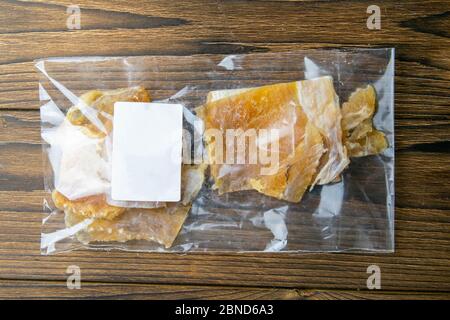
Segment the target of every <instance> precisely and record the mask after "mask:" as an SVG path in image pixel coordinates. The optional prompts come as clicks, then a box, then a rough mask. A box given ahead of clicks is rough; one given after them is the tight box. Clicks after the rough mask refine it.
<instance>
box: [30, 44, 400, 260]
mask: <svg viewBox="0 0 450 320" xmlns="http://www.w3.org/2000/svg"><path fill="white" fill-rule="evenodd" d="M36 68H37V71H38V73H39V97H40V101H41V109H40V111H41V134H42V139H43V153H44V180H45V184H44V185H45V189H46V194H47V196H46V198H45V199H44V210H45V212H46V215H45V218H44V220H43V230H42V238H41V251H42V253H43V254H50V253H54V252H61V251H67V250H72V249H75V248H81V247H87V248H92V249H121V250H130V251H171V252H185V251H229V252H247V251H269V252H273V251H286V252H311V251H312V252H314V251H315V252H329V251H362V250H368V251H377V252H378V251H381V252H392V251H393V250H394V111H393V101H394V50H393V49H352V50H305V51H295V52H280V53H255V54H243V55H227V56H223V55H195V56H141V57H112V58H111V57H79V58H51V59H43V60H38V61H36Z"/></svg>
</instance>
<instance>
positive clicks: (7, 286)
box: [0, 280, 442, 300]
mask: <svg viewBox="0 0 450 320" xmlns="http://www.w3.org/2000/svg"><path fill="white" fill-rule="evenodd" d="M425 296H427V295H425ZM428 296H429V297H432V298H435V297H439V296H442V294H441V295H437V294H436V295H432V294H430V295H428ZM14 298H21V299H58V300H60V299H108V300H115V299H118V300H122V299H137V300H175V299H191V300H192V299H202V300H203V299H208V300H240V299H246V300H247V299H248V300H261V299H270V300H294V299H304V297H302V296H300V295H299V294H298V292H297V290H295V289H282V288H251V287H223V286H222V287H221V286H185V285H148V284H130V283H98V282H84V281H81V287H80V289H68V288H67V283H66V282H65V281H18V280H0V299H2V300H5V299H14Z"/></svg>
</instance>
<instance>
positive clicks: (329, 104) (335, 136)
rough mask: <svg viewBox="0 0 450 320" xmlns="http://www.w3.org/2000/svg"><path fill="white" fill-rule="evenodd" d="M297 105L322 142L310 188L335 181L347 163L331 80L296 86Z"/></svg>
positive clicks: (308, 82)
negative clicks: (320, 153)
mask: <svg viewBox="0 0 450 320" xmlns="http://www.w3.org/2000/svg"><path fill="white" fill-rule="evenodd" d="M297 88H298V99H299V102H300V106H301V108H302V109H303V111H304V112H305V113H306V115H307V116H308V119H309V121H311V122H312V123H313V124H314V126H315V127H316V128H317V129H319V131H320V134H321V135H322V137H323V139H324V143H325V148H326V152H325V153H324V154H323V156H322V159H321V161H320V164H319V171H318V173H317V174H316V176H315V178H314V181H313V183H312V185H313V186H314V185H315V184H326V183H330V182H333V181H335V180H336V179H337V178H338V177H339V175H340V174H341V172H342V171H343V170H344V169H345V168H346V167H347V166H348V164H349V163H350V160H349V158H348V156H347V150H346V149H345V147H344V145H343V142H342V128H341V118H342V116H341V110H340V107H339V102H338V97H337V95H336V92H335V90H334V86H333V79H332V78H331V77H328V76H327V77H321V78H315V79H311V80H305V81H299V82H298V83H297Z"/></svg>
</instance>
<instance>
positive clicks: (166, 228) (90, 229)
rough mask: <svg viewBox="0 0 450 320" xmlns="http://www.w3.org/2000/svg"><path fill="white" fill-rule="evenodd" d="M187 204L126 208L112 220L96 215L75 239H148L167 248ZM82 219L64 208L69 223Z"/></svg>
mask: <svg viewBox="0 0 450 320" xmlns="http://www.w3.org/2000/svg"><path fill="white" fill-rule="evenodd" d="M190 207H191V206H190V205H188V206H182V205H172V204H171V205H168V206H167V207H166V208H155V209H127V210H126V211H125V213H123V214H122V215H120V216H119V217H117V218H116V219H114V220H106V219H95V220H94V221H93V222H92V223H91V224H90V225H88V226H87V227H86V228H85V229H84V230H81V231H79V232H78V233H77V239H78V240H79V241H80V242H82V243H85V244H88V243H92V242H110V241H117V242H126V241H130V240H148V241H154V242H157V243H160V244H162V245H164V247H166V248H169V247H171V246H172V243H173V241H174V240H175V238H176V237H177V235H178V233H179V232H180V229H181V227H182V226H183V223H184V221H185V219H186V216H187V214H188V212H189V210H190ZM84 219H85V217H83V216H80V215H77V214H75V213H73V212H71V211H67V212H66V225H67V226H68V227H72V226H74V225H76V224H78V223H81V222H82V221H83V220H84Z"/></svg>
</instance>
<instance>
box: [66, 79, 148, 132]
mask: <svg viewBox="0 0 450 320" xmlns="http://www.w3.org/2000/svg"><path fill="white" fill-rule="evenodd" d="M80 100H81V101H80V103H79V104H78V105H75V106H73V107H72V108H70V109H69V110H68V112H67V115H66V117H67V119H68V120H69V121H70V122H71V123H72V124H74V125H78V126H83V127H85V128H87V129H89V131H90V133H91V134H92V135H94V136H105V135H106V134H108V133H109V132H111V130H112V116H113V113H114V104H115V103H116V102H118V101H127V102H150V95H149V93H148V91H147V90H146V89H145V88H144V87H142V86H136V87H131V88H123V89H116V90H108V91H100V90H92V91H89V92H87V93H85V94H83V95H82V96H81V97H80Z"/></svg>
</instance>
